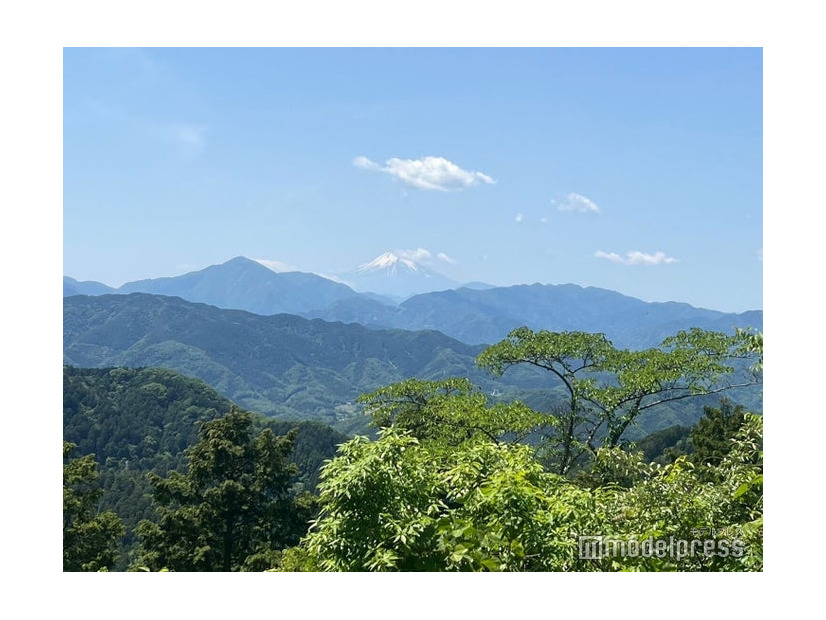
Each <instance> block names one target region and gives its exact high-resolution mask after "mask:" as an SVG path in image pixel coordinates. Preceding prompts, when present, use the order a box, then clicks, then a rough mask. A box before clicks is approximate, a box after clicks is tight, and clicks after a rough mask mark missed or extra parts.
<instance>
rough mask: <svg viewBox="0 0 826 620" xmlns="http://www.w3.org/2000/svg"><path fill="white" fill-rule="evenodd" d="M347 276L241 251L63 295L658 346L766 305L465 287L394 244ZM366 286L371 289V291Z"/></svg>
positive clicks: (462, 334) (75, 287) (749, 321)
mask: <svg viewBox="0 0 826 620" xmlns="http://www.w3.org/2000/svg"><path fill="white" fill-rule="evenodd" d="M348 278H349V280H350V281H353V282H356V281H358V282H359V285H358V286H359V288H363V291H360V292H357V291H356V290H353V288H350V287H348V286H346V285H344V284H342V283H339V282H334V281H332V280H330V279H328V278H324V277H321V276H319V275H316V274H311V273H302V272H284V273H276V272H274V271H272V270H271V269H269V268H267V267H265V266H263V265H262V264H260V263H258V262H256V261H254V260H251V259H248V258H244V257H236V258H233V259H231V260H229V261H227V262H225V263H223V264H220V265H212V266H210V267H207V268H205V269H202V270H200V271H195V272H191V273H187V274H184V275H181V276H175V277H167V278H156V279H150V280H140V281H136V282H129V283H127V284H124V285H123V286H121V287H119V288H117V289H114V288H111V287H108V286H106V285H104V284H101V283H99V282H78V281H77V280H74V279H72V278H70V277H64V281H63V295H64V297H67V296H71V295H78V294H82V295H102V294H110V293H116V294H128V293H133V292H142V293H151V294H157V295H167V296H175V297H180V298H182V299H185V300H187V301H191V302H200V303H206V304H210V305H213V306H216V307H219V308H225V309H237V310H246V311H248V312H253V313H255V314H261V315H272V314H279V313H287V314H296V315H299V316H303V317H305V318H320V319H323V320H325V321H342V322H345V323H359V324H361V325H364V326H367V327H370V328H398V329H405V330H423V329H429V330H437V331H440V332H443V333H444V334H446V335H448V336H451V337H453V338H456V339H458V340H460V341H462V342H464V343H468V344H492V343H494V342H497V341H499V340H501V339H502V338H504V337H505V336H506V335H507V334H508V332H510V331H511V330H512V329H514V328H515V327H518V326H521V325H527V326H528V327H530V328H532V329H548V330H553V331H572V330H580V331H589V332H602V333H605V334H606V335H607V336H608V337H609V338H610V339H611V340H612V341H613V342H614V344H615V345H617V346H621V347H628V348H643V347H648V346H655V345H657V344H659V342H661V341H662V339H663V338H664V337H666V336H668V335H671V334H673V333H675V332H676V331H678V330H680V329H687V328H690V327H702V328H704V329H713V330H719V331H726V332H729V331H731V330H733V329H734V328H736V327H753V328H755V329H758V330H762V328H763V313H762V311H760V310H757V311H750V312H744V313H740V314H735V313H725V312H719V311H716V310H708V309H703V308H695V307H693V306H690V305H688V304H684V303H677V302H667V303H653V302H644V301H641V300H639V299H635V298H633V297H628V296H625V295H622V294H620V293H617V292H614V291H609V290H605V289H599V288H594V287H585V288H583V287H580V286H577V285H575V284H562V285H549V284H546V285H543V284H532V285H525V284H523V285H515V286H508V287H487V286H486V285H484V284H481V283H475V284H473V285H471V286H460V285H459V284H458V283H456V282H454V281H452V280H450V279H448V278H446V277H444V276H441V275H440V274H438V273H436V272H434V271H432V270H430V269H428V268H427V267H425V266H423V265H421V264H419V263H417V262H416V261H414V260H413V259H411V258H406V257H402V256H399V255H397V254H393V253H386V254H383V255H382V256H380V257H378V258H377V259H375V260H373V261H370V262H369V263H366V264H364V265H362V267H361V268H359V269H358V270H356V271H355V272H353V273H351V274H349V276H348ZM368 286H370V287H372V289H373V292H372V293H369V292H365V291H367V290H368V289H367V287H368ZM414 289H418V290H426V291H428V292H422V293H419V294H417V295H413V296H412V297H408V298H407V299H404V301H401V303H396V302H394V300H393V299H390V298H388V297H384V296H382V295H379V294H377V293H381V292H383V293H385V294H391V295H395V294H398V293H401V292H402V291H405V290H414ZM438 289H441V290H438ZM396 296H397V297H403V295H401V294H398V295H396Z"/></svg>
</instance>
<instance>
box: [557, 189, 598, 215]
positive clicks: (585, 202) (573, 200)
mask: <svg viewBox="0 0 826 620" xmlns="http://www.w3.org/2000/svg"><path fill="white" fill-rule="evenodd" d="M551 204H553V205H555V206H556V208H557V209H558V210H559V211H580V212H582V213H601V212H602V210H601V209H600V208H599V205H597V203H595V202H594V201H593V200H591V199H590V198H586V197H585V196H582V195H580V194H573V193H572V194H568V195H567V196H565V198H563V199H562V200H559V201H558V200H551Z"/></svg>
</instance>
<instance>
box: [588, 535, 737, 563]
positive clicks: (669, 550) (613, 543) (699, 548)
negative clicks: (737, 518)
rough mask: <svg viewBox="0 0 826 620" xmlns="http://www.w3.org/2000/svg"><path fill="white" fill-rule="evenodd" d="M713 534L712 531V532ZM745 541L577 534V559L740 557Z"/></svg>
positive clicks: (735, 539) (677, 559)
mask: <svg viewBox="0 0 826 620" xmlns="http://www.w3.org/2000/svg"><path fill="white" fill-rule="evenodd" d="M712 535H713V534H712ZM745 551H746V544H745V543H744V542H743V541H742V540H741V539H739V538H692V539H690V540H689V539H680V538H674V536H669V537H668V538H654V537H653V536H649V537H648V538H645V539H643V540H638V539H636V538H633V537H632V538H630V539H628V540H624V539H619V538H613V537H610V536H580V537H579V559H580V560H602V559H604V558H670V559H673V560H676V561H678V562H679V561H680V560H682V559H685V558H694V557H704V558H709V557H713V556H718V557H721V558H727V557H733V558H741V557H743V555H744V554H745Z"/></svg>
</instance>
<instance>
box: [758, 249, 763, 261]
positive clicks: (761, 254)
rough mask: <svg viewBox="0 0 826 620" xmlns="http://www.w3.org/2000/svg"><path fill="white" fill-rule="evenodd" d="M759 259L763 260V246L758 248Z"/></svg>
mask: <svg viewBox="0 0 826 620" xmlns="http://www.w3.org/2000/svg"><path fill="white" fill-rule="evenodd" d="M757 260H759V261H762V260H763V248H760V249H759V250H757Z"/></svg>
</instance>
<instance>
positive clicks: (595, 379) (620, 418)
mask: <svg viewBox="0 0 826 620" xmlns="http://www.w3.org/2000/svg"><path fill="white" fill-rule="evenodd" d="M753 354H754V353H753V351H752V350H750V349H749V348H748V346H747V343H745V342H744V336H743V333H742V332H738V333H737V334H736V335H734V336H727V335H726V334H723V333H720V332H707V331H704V330H700V329H692V330H690V331H688V332H684V331H682V332H679V333H677V335H675V336H671V337H669V338H666V339H665V340H664V341H663V343H662V345H661V346H660V347H658V348H653V349H646V350H644V351H630V350H619V349H616V348H614V346H613V345H612V344H611V343H610V342H609V341H608V340H607V339H606V338H605V336H604V335H602V334H588V333H583V332H563V333H554V332H547V331H540V332H536V333H534V332H532V331H531V330H530V329H528V328H526V327H521V328H518V329H516V330H514V331H512V332H511V333H510V335H509V336H508V338H506V339H505V340H503V341H501V342H499V343H498V344H495V345H493V346H491V347H488V348H487V349H485V350H484V351H483V352H482V353H481V354H480V355H479V356H478V358H477V361H478V363H479V364H480V365H481V366H483V367H485V368H487V369H489V370H490V371H491V372H492V373H494V374H495V375H501V374H502V373H503V372H504V371H505V370H506V369H508V368H510V367H513V366H518V365H531V366H535V367H537V368H541V369H543V370H546V371H548V372H549V373H551V375H553V376H555V377H556V378H557V379H558V380H559V381H561V382H562V385H563V386H564V388H565V394H566V397H567V402H566V403H565V405H564V406H562V407H559V408H557V409H556V410H555V411H552V412H550V413H551V417H552V422H551V423H552V424H553V425H554V426H555V428H556V431H557V432H556V433H555V435H554V437H553V438H552V444H553V449H554V451H555V453H556V461H557V468H558V471H559V472H560V473H562V474H565V473H567V472H569V471H570V470H571V469H572V468H573V467H574V466H575V465H576V464H577V463H578V462H581V460H582V459H583V457H585V456H587V455H588V453H591V454H593V453H595V452H596V450H597V447H598V446H599V445H600V444H601V445H603V446H607V447H615V446H618V445H620V444H621V442H622V440H623V437H624V434H625V432H626V431H627V429H628V428H629V426H631V425H632V424H634V423H635V421H636V420H637V418H638V417H639V416H640V415H641V414H642V413H643V412H645V411H646V410H649V409H652V408H654V407H658V406H662V405H663V404H664V403H668V402H673V401H677V400H682V399H685V398H689V397H694V396H698V395H702V394H712V393H717V392H721V391H723V390H728V389H731V388H733V387H740V386H744V385H749V384H751V383H752V382H753V378H751V377H748V378H743V379H741V380H740V381H739V382H737V381H734V382H732V381H726V379H727V378H728V377H729V376H731V375H734V373H735V366H733V365H732V364H731V360H733V359H735V358H739V357H745V356H748V355H753Z"/></svg>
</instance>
